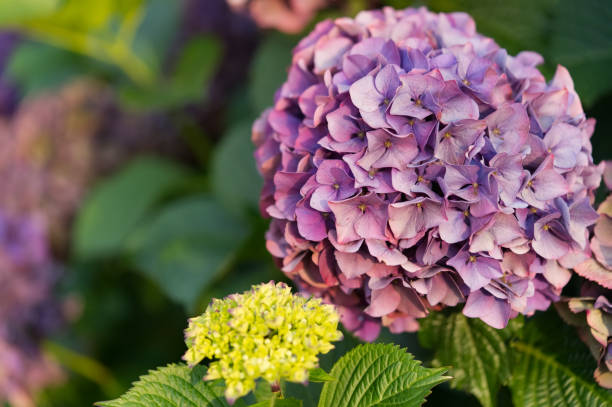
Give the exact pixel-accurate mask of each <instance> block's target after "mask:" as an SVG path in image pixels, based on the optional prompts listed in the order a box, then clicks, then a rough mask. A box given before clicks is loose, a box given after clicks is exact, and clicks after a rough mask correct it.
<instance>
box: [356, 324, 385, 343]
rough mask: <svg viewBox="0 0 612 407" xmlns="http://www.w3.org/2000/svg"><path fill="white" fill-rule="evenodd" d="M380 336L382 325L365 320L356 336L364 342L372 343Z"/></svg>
mask: <svg viewBox="0 0 612 407" xmlns="http://www.w3.org/2000/svg"><path fill="white" fill-rule="evenodd" d="M379 334H380V323H379V322H377V321H374V320H372V319H365V320H364V321H363V323H362V324H361V326H360V327H359V329H357V330H356V331H355V336H357V337H358V338H359V339H361V340H362V341H364V342H372V341H374V340H375V339H376V338H378V335H379Z"/></svg>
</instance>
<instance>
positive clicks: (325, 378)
mask: <svg viewBox="0 0 612 407" xmlns="http://www.w3.org/2000/svg"><path fill="white" fill-rule="evenodd" d="M334 380H336V378H335V377H334V376H332V375H330V374H329V373H327V372H326V371H325V370H323V369H321V368H320V367H317V368H314V369H311V370H310V371H309V372H308V381H309V382H311V383H324V382H333V381H334Z"/></svg>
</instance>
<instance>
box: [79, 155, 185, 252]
mask: <svg viewBox="0 0 612 407" xmlns="http://www.w3.org/2000/svg"><path fill="white" fill-rule="evenodd" d="M185 175H186V171H185V170H184V169H183V168H182V167H180V166H178V165H176V164H174V163H172V162H170V161H165V160H162V159H159V158H148V157H147V158H139V159H136V160H135V161H133V162H131V163H130V164H128V165H127V166H126V167H125V168H123V169H122V170H121V171H120V172H118V173H117V174H114V175H113V176H112V177H111V178H109V179H107V180H105V181H103V182H101V183H100V184H99V185H98V186H96V188H95V189H94V190H93V191H92V193H91V194H90V196H89V198H88V199H87V200H86V202H85V205H84V206H83V208H82V209H81V211H80V212H79V214H78V216H77V221H76V225H75V229H74V246H73V247H74V251H75V254H76V257H77V258H80V259H89V258H93V257H100V256H105V255H112V254H115V253H117V252H118V251H119V250H120V249H121V247H122V244H123V242H124V239H125V238H126V237H127V235H128V234H129V233H130V232H131V231H132V230H133V229H134V227H135V226H136V225H137V224H138V222H139V221H141V220H142V219H143V217H144V216H145V214H146V213H147V211H148V210H150V208H151V206H152V205H153V204H154V203H156V202H157V201H158V200H159V199H160V198H161V197H162V196H163V195H164V194H165V193H166V192H167V191H168V190H169V188H170V187H172V186H173V185H174V184H176V183H177V182H178V181H179V180H180V179H181V178H182V177H184V176H185Z"/></svg>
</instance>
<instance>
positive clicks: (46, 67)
mask: <svg viewBox="0 0 612 407" xmlns="http://www.w3.org/2000/svg"><path fill="white" fill-rule="evenodd" d="M5 73H6V75H7V77H8V78H9V79H10V80H11V81H14V82H15V83H16V84H17V85H19V90H20V91H21V92H23V94H24V95H25V96H26V97H30V96H32V95H34V94H36V93H39V92H41V91H44V90H48V89H52V88H56V87H59V86H61V85H63V84H65V83H68V82H69V81H70V80H72V79H74V78H76V77H78V76H83V75H86V74H89V75H91V74H100V75H102V74H105V73H108V68H107V67H106V66H104V65H102V64H99V63H96V61H93V60H91V59H88V58H86V57H84V56H82V55H78V54H75V53H72V52H68V51H66V50H63V49H60V48H57V47H53V46H51V45H48V44H43V43H38V42H31V41H23V42H21V43H20V44H19V45H18V46H17V47H16V48H15V50H14V51H13V53H12V54H11V58H10V60H9V61H8V65H7V66H6V71H5Z"/></svg>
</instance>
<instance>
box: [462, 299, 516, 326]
mask: <svg viewBox="0 0 612 407" xmlns="http://www.w3.org/2000/svg"><path fill="white" fill-rule="evenodd" d="M463 315H465V316H466V317H469V318H480V319H481V320H482V321H483V322H485V323H486V324H488V325H490V326H492V327H493V328H497V329H503V328H505V327H506V325H508V320H509V319H510V304H508V302H507V301H504V300H500V299H498V298H495V297H494V296H492V295H489V294H487V293H484V292H483V290H478V291H474V292H472V293H471V294H470V296H469V297H468V299H467V302H466V303H465V306H464V307H463Z"/></svg>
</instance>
